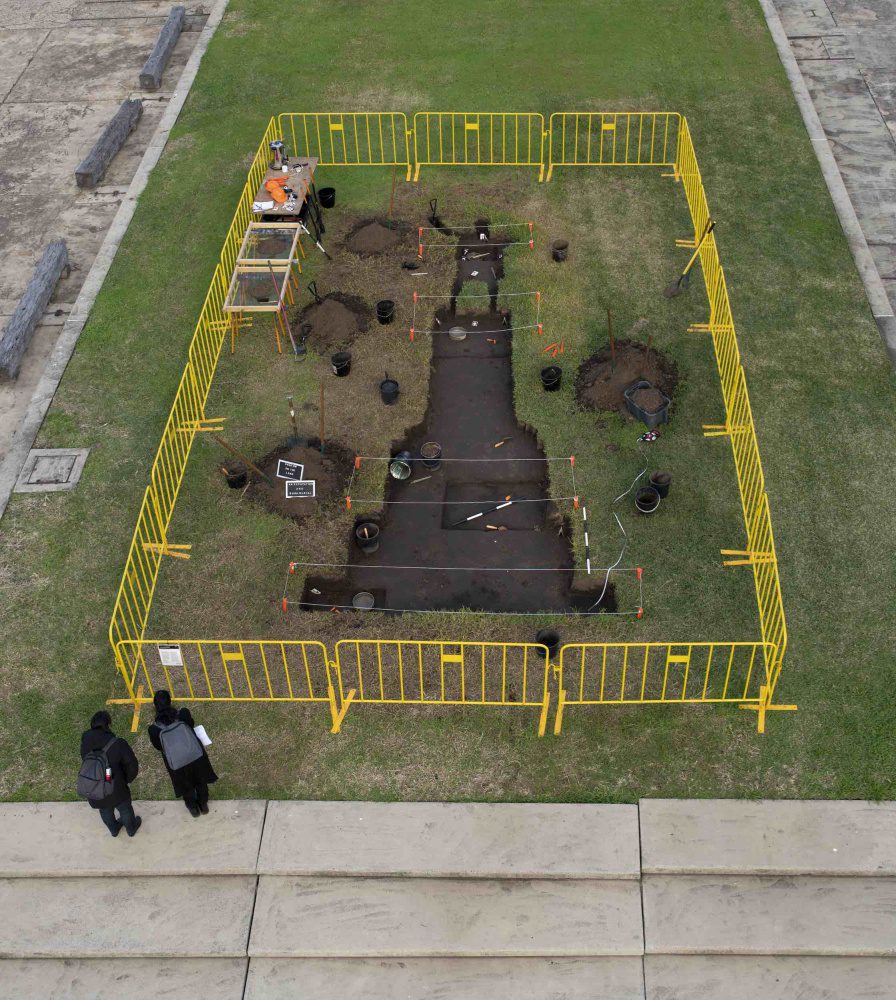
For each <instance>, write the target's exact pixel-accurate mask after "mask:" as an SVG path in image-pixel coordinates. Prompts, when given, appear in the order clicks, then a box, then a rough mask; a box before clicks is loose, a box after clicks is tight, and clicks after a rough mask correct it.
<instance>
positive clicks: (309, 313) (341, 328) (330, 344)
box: [293, 292, 370, 354]
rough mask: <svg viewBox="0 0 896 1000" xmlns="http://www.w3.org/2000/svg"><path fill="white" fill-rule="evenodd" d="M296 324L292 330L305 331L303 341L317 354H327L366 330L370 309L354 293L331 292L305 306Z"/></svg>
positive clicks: (348, 342)
mask: <svg viewBox="0 0 896 1000" xmlns="http://www.w3.org/2000/svg"><path fill="white" fill-rule="evenodd" d="M295 323H296V325H295V326H294V327H293V333H295V334H304V335H305V342H306V344H307V345H308V346H309V347H311V348H313V349H314V350H315V351H317V353H318V354H328V353H331V352H332V351H338V350H339V349H340V348H341V347H347V346H348V345H349V344H350V343H351V342H352V341H353V340H354V339H355V337H357V336H358V334H359V333H362V332H363V331H364V330H366V329H367V327H368V326H369V323H370V312H369V311H368V309H367V306H365V305H364V302H363V301H362V300H361V299H359V298H358V297H357V296H355V295H342V294H340V293H339V292H332V293H331V294H329V295H326V296H324V300H323V302H319V303H318V302H312V303H311V304H310V305H307V306H305V308H304V309H302V310H301V312H300V313H299V314H298V316H297V317H296V320H295ZM303 327H304V329H303Z"/></svg>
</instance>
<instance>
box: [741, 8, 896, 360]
mask: <svg viewBox="0 0 896 1000" xmlns="http://www.w3.org/2000/svg"><path fill="white" fill-rule="evenodd" d="M760 3H761V4H762V7H763V10H764V11H765V14H766V19H767V20H768V23H769V28H770V29H771V31H772V36H773V38H774V39H775V43H776V44H777V46H778V51H779V54H780V55H781V60H782V62H783V63H784V68H785V70H786V71H787V74H788V76H789V78H790V81H791V86H792V87H793V90H794V95H795V96H796V99H797V103H798V104H799V105H800V110H801V111H802V113H803V119H804V121H805V123H806V128H807V130H808V132H809V136H810V138H811V139H812V142H813V146H814V147H815V151H816V154H817V155H818V158H819V162H820V163H821V167H822V171H823V173H824V176H825V180H826V181H827V184H828V188H829V190H830V192H831V197H832V199H833V201H834V206H835V208H836V209H837V213H838V215H839V217H840V222H841V225H842V226H843V230H844V233H845V234H846V237H847V240H848V241H849V244H850V248H851V250H852V252H853V257H854V259H855V261H856V266H857V268H858V271H859V273H860V275H861V276H862V280H863V281H864V283H865V289H866V292H867V294H868V299H869V302H870V304H871V309H872V312H873V314H874V317H875V319H876V320H877V324H878V328H879V329H880V333H881V338H882V339H883V341H884V344H885V346H886V348H887V351H888V353H889V355H890V359H891V361H892V362H893V364H894V366H896V318H894V312H893V307H894V306H896V60H894V58H893V52H894V48H896V0H861V2H856V0H760Z"/></svg>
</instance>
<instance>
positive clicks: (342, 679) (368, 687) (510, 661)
mask: <svg viewBox="0 0 896 1000" xmlns="http://www.w3.org/2000/svg"><path fill="white" fill-rule="evenodd" d="M336 664H337V668H338V669H337V674H338V677H339V683H340V684H341V685H342V686H341V687H340V690H339V701H340V704H347V703H350V702H352V701H354V702H359V703H362V704H376V705H406V704H411V705H501V706H519V707H523V708H526V707H528V708H540V709H541V710H542V712H541V717H540V722H539V735H542V734H543V732H544V726H545V723H546V720H547V711H548V705H549V702H550V691H549V686H548V680H549V674H550V666H549V664H548V651H547V648H546V647H545V646H542V645H539V644H537V643H501V642H448V641H445V642H437V641H417V640H413V639H408V640H404V639H342V640H340V641H339V642H338V643H337V644H336Z"/></svg>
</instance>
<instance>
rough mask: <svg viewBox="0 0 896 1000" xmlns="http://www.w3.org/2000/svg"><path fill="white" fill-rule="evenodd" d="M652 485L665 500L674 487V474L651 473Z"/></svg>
mask: <svg viewBox="0 0 896 1000" xmlns="http://www.w3.org/2000/svg"><path fill="white" fill-rule="evenodd" d="M650 485H651V486H652V487H653V488H654V489H655V490H656V491H657V493H659V495H660V499H661V500H665V499H666V497H667V496H668V495H669V487H670V486H671V485H672V473H671V472H651V473H650Z"/></svg>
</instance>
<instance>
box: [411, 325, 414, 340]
mask: <svg viewBox="0 0 896 1000" xmlns="http://www.w3.org/2000/svg"><path fill="white" fill-rule="evenodd" d="M413 339H414V328H413V327H411V340H413Z"/></svg>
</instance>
